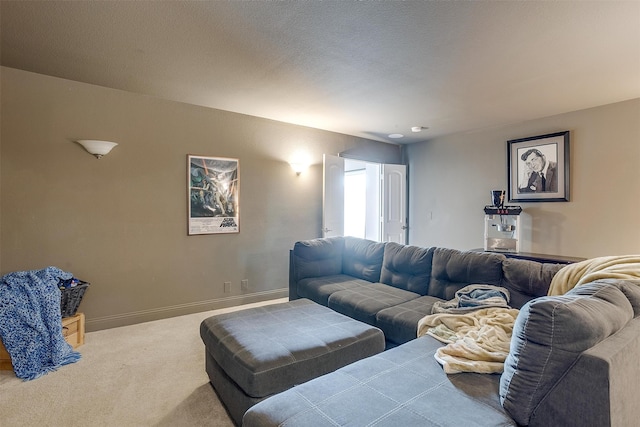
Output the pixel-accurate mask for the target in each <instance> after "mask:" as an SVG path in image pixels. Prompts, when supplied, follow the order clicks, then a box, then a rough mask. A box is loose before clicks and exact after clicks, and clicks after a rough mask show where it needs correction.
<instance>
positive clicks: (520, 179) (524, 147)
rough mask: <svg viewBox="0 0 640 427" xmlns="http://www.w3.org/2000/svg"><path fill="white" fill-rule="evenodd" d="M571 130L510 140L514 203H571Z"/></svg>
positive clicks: (510, 184) (510, 187) (510, 192)
mask: <svg viewBox="0 0 640 427" xmlns="http://www.w3.org/2000/svg"><path fill="white" fill-rule="evenodd" d="M569 165H570V162H569V131H563V132H556V133H550V134H546V135H539V136H531V137H528V138H521V139H513V140H510V141H507V180H508V181H507V182H508V185H507V189H508V199H509V201H510V202H568V201H569Z"/></svg>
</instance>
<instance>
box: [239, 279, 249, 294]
mask: <svg viewBox="0 0 640 427" xmlns="http://www.w3.org/2000/svg"><path fill="white" fill-rule="evenodd" d="M240 289H241V290H243V291H248V290H249V279H242V280H241V281H240Z"/></svg>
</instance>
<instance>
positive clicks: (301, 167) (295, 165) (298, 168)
mask: <svg viewBox="0 0 640 427" xmlns="http://www.w3.org/2000/svg"><path fill="white" fill-rule="evenodd" d="M289 165H291V169H293V171H294V172H295V173H296V175H298V176H300V174H301V173H302V172H304V171H305V170H306V169H307V168H308V166H307V164H305V163H301V162H290V163H289Z"/></svg>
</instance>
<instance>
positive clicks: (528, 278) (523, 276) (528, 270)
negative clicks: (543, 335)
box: [501, 258, 564, 308]
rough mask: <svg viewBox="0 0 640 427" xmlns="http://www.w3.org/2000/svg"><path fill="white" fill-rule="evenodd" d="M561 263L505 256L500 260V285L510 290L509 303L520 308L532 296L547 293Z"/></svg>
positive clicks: (535, 296)
mask: <svg viewBox="0 0 640 427" xmlns="http://www.w3.org/2000/svg"><path fill="white" fill-rule="evenodd" d="M562 267H564V265H563V264H551V263H541V262H536V261H529V260H525V259H515V258H507V259H505V260H504V261H503V262H502V273H503V276H504V277H503V279H502V285H501V286H504V287H505V288H507V289H509V291H510V292H511V301H510V305H511V306H512V307H516V308H520V307H522V306H523V305H524V304H525V303H526V302H527V301H529V300H530V299H532V298H537V297H541V296H544V295H547V292H548V291H549V285H551V279H553V276H554V275H555V274H556V273H557V272H558V270H560V269H561V268H562Z"/></svg>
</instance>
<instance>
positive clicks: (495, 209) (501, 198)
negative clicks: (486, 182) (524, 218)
mask: <svg viewBox="0 0 640 427" xmlns="http://www.w3.org/2000/svg"><path fill="white" fill-rule="evenodd" d="M505 199H506V195H505V191H504V190H492V191H491V202H492V204H491V205H490V206H485V207H484V250H485V251H494V252H520V240H521V239H520V234H521V233H520V230H521V224H520V214H521V213H522V208H521V207H520V206H506V205H505V204H504V202H505Z"/></svg>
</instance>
